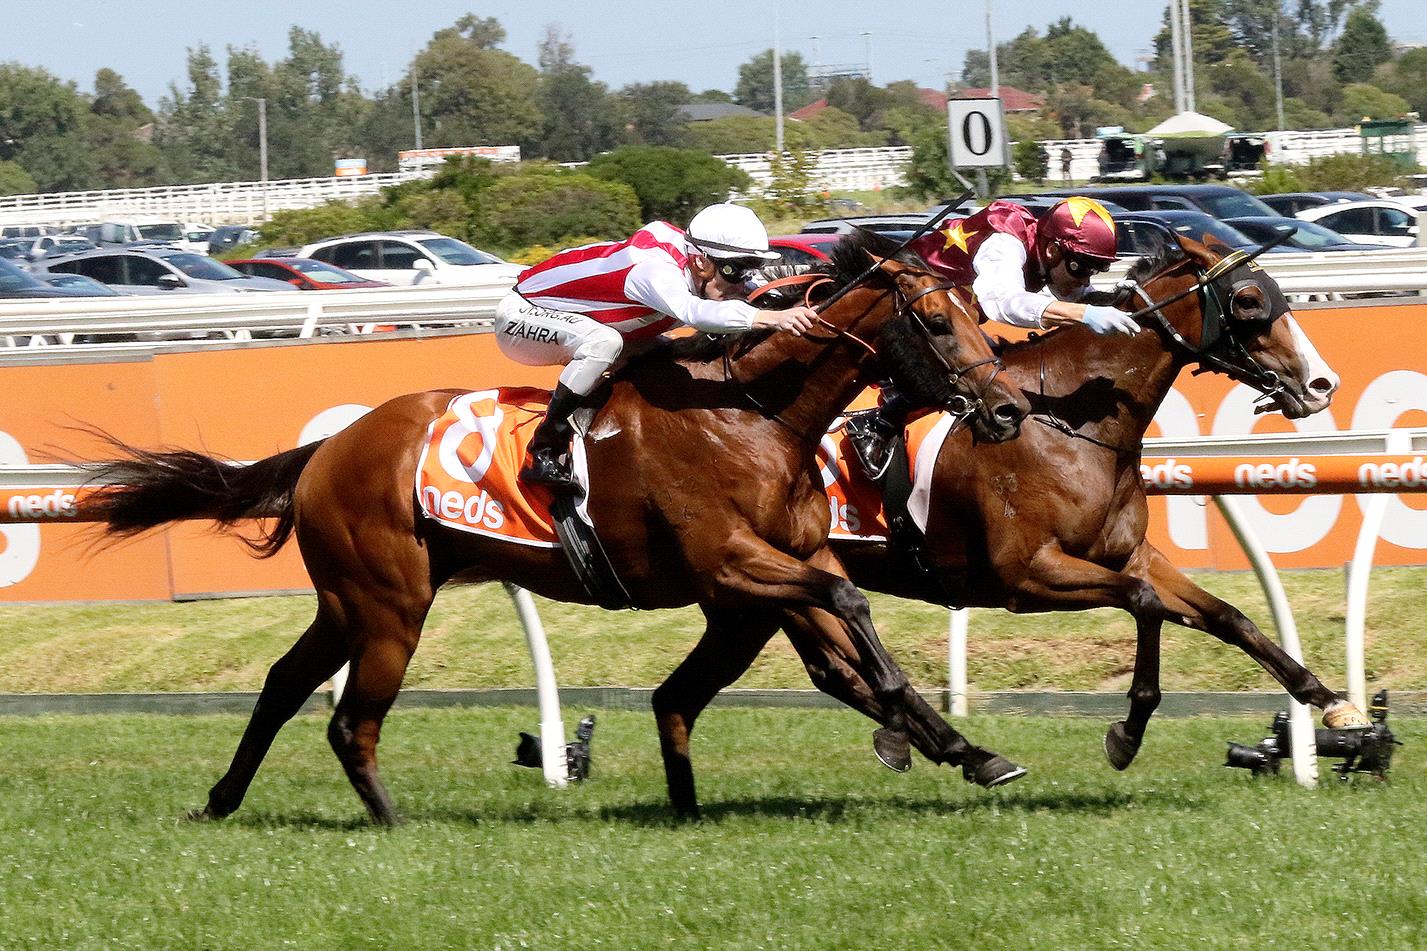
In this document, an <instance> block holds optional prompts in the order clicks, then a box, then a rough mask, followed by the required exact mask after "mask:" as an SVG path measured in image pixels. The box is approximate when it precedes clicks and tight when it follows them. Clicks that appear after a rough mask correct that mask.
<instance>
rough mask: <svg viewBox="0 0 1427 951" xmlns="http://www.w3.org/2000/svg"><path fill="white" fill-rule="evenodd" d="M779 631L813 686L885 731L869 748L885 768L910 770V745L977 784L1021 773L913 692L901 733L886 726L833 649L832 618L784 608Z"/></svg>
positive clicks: (836, 633) (840, 636)
mask: <svg viewBox="0 0 1427 951" xmlns="http://www.w3.org/2000/svg"><path fill="white" fill-rule="evenodd" d="M784 627H785V630H786V631H787V632H788V639H789V640H790V641H792V643H793V647H794V648H795V649H796V650H797V651H798V656H799V657H801V658H802V661H803V666H804V667H805V668H806V669H807V671H808V676H809V678H810V679H811V680H812V682H813V685H814V686H815V687H817V688H818V689H819V690H821V691H822V692H823V693H825V694H827V695H828V696H830V697H834V698H836V699H837V700H839V701H841V702H842V703H845V704H847V705H848V706H849V707H851V708H852V709H854V710H856V711H858V712H859V713H861V714H863V715H864V716H866V717H868V718H869V719H871V720H874V721H876V722H878V723H881V724H883V725H884V726H887V727H888V728H887V729H883V730H879V731H877V734H876V737H875V740H874V748H875V749H876V752H877V756H878V758H879V759H881V760H882V762H883V763H885V764H886V765H887V766H889V767H890V768H892V769H895V770H897V771H898V772H902V771H904V770H906V769H908V768H910V767H911V756H910V753H909V751H908V744H909V743H910V745H912V746H915V747H916V748H917V750H918V752H920V753H921V754H922V755H923V756H925V757H926V758H927V759H929V760H931V761H932V762H933V763H945V764H947V765H949V766H956V765H960V766H961V767H962V770H963V774H964V775H965V776H966V778H967V779H969V780H971V781H973V782H978V783H980V784H981V785H983V786H998V785H1001V784H1002V783H1006V782H1009V781H1010V780H1012V779H1016V778H1017V777H1019V776H1022V775H1024V774H1025V770H1024V769H1022V768H1021V767H1019V766H1016V765H1015V764H1014V763H1011V762H1010V761H1009V760H1007V759H1005V758H1004V757H1001V756H997V755H996V754H995V753H992V752H991V751H990V750H985V749H982V748H981V747H979V746H973V745H972V744H971V743H970V742H969V741H968V740H967V739H966V738H965V737H964V736H962V735H961V734H960V733H958V732H957V731H956V730H955V729H954V728H953V727H952V726H951V724H949V723H947V722H946V720H945V719H944V718H943V717H942V716H941V715H940V714H938V713H937V712H936V711H935V710H933V709H932V707H931V705H930V704H928V703H927V702H926V701H925V700H924V699H922V696H921V695H920V694H919V693H917V692H916V691H915V690H911V691H909V692H908V695H907V696H906V697H904V698H903V703H904V716H903V717H902V724H901V729H902V731H903V732H899V731H898V730H897V729H896V728H894V727H891V726H890V722H891V721H890V719H889V717H888V716H887V714H886V711H885V710H884V709H883V707H882V705H881V704H880V703H879V702H878V700H877V697H876V695H875V694H874V693H873V691H872V688H871V687H870V686H868V684H867V681H865V680H864V679H863V678H862V675H861V674H859V673H858V672H857V670H856V669H855V667H853V665H852V664H850V663H849V662H848V658H847V657H846V656H845V655H844V653H843V651H841V650H839V649H838V646H837V645H838V644H839V643H845V642H846V634H845V632H844V631H843V630H842V625H841V624H840V623H839V622H838V621H837V619H835V618H833V617H832V616H830V615H828V614H826V613H823V612H821V611H817V610H816V609H807V610H801V611H791V610H790V611H788V612H787V614H786V620H785V624H784Z"/></svg>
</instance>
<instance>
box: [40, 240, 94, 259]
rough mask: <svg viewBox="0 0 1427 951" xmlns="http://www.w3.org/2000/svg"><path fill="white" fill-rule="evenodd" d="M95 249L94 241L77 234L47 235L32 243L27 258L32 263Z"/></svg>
mask: <svg viewBox="0 0 1427 951" xmlns="http://www.w3.org/2000/svg"><path fill="white" fill-rule="evenodd" d="M95 247H96V246H95V244H94V242H93V241H90V240H89V239H88V238H83V237H80V236H79V235H77V234H47V235H45V236H44V237H42V238H36V239H35V240H34V242H32V243H31V245H30V250H29V251H28V252H27V256H28V257H29V259H30V260H31V261H34V260H36V259H38V258H43V257H47V256H50V255H56V254H76V253H78V252H80V251H93V250H94V249H95Z"/></svg>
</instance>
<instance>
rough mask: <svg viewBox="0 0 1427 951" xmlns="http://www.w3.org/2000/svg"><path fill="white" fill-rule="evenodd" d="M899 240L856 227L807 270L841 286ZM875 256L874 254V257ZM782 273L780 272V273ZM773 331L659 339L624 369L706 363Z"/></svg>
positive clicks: (779, 303)
mask: <svg viewBox="0 0 1427 951" xmlns="http://www.w3.org/2000/svg"><path fill="white" fill-rule="evenodd" d="M897 244H898V242H896V241H893V240H892V239H890V238H888V237H886V236H885V235H881V234H878V233H876V232H875V231H864V230H863V229H861V228H857V229H855V230H853V231H851V232H849V233H847V234H845V235H843V236H842V238H841V239H839V240H838V242H837V244H835V245H833V247H832V252H831V255H830V260H828V261H824V262H820V263H819V264H818V265H817V266H816V267H814V268H812V269H811V271H810V272H809V273H815V274H825V275H827V277H828V278H830V279H831V280H832V285H831V286H832V287H842V286H844V285H846V284H849V283H851V282H852V281H853V280H856V279H857V278H858V277H859V276H860V275H861V274H862V272H863V271H865V270H867V266H868V265H869V264H871V263H872V261H873V260H875V259H880V258H884V257H888V256H889V255H891V254H892V252H893V251H895V250H896V249H897ZM873 256H875V257H873ZM893 260H897V261H900V262H902V263H903V264H908V265H910V266H912V267H915V268H920V269H925V268H926V264H924V263H923V262H922V259H921V258H919V257H917V255H916V254H914V253H913V252H911V251H903V252H902V253H900V254H897V255H896V256H895V257H894V258H893ZM779 276H781V273H780V274H779ZM867 280H869V281H876V280H882V281H886V280H887V278H885V277H882V276H881V275H880V273H878V272H873V274H872V275H870V276H869V277H868V278H867ZM800 300H801V290H799V291H797V292H796V293H795V294H791V295H780V294H777V293H773V294H767V295H764V296H763V297H761V298H759V300H758V301H757V302H756V303H755V304H754V306H755V307H757V308H759V309H761V310H778V309H781V308H785V307H791V306H792V305H794V304H796V303H799V302H800ZM772 332H773V331H771V330H753V331H749V332H748V333H744V334H739V335H737V337H736V338H731V337H730V335H728V334H708V333H699V334H693V335H691V336H686V337H672V338H668V339H666V340H661V341H659V342H658V343H656V344H655V345H654V346H653V347H651V348H650V349H649V350H647V351H645V352H644V353H642V354H640V355H639V356H637V357H635V358H634V359H632V360H630V361H629V363H628V364H626V370H634V369H635V368H636V367H640V366H643V365H645V364H646V363H649V362H651V361H656V360H657V361H660V362H664V361H679V362H681V363H708V362H709V361H711V360H716V359H721V358H722V357H723V354H724V351H725V350H726V349H727V348H728V345H729V342H730V340H731V339H737V340H738V341H739V343H740V345H742V346H752V345H753V344H756V343H758V342H759V341H761V340H763V339H764V338H765V337H767V336H768V335H769V334H771V333H772Z"/></svg>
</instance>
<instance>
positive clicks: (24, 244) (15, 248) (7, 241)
mask: <svg viewBox="0 0 1427 951" xmlns="http://www.w3.org/2000/svg"><path fill="white" fill-rule="evenodd" d="M34 243H35V240H34V239H33V238H0V258H4V259H5V260H7V261H18V262H19V263H20V264H22V265H23V264H27V263H29V260H30V247H31V246H32V245H33V244H34Z"/></svg>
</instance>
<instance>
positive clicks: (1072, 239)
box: [1036, 195, 1116, 263]
mask: <svg viewBox="0 0 1427 951" xmlns="http://www.w3.org/2000/svg"><path fill="white" fill-rule="evenodd" d="M1036 236H1037V240H1038V241H1039V242H1040V244H1041V247H1042V248H1044V247H1046V246H1047V245H1050V244H1058V245H1060V247H1061V249H1062V250H1063V251H1067V252H1069V253H1071V254H1073V255H1076V256H1079V257H1086V258H1092V259H1094V260H1096V261H1102V262H1105V263H1109V262H1111V261H1114V260H1115V245H1116V241H1115V221H1114V219H1113V218H1111V217H1110V213H1109V212H1108V211H1106V210H1105V206H1104V205H1102V204H1100V203H1099V202H1098V201H1096V200H1095V199H1093V198H1086V197H1084V196H1083V195H1073V196H1071V197H1070V198H1067V199H1065V200H1064V201H1061V202H1057V203H1056V204H1055V205H1054V206H1053V207H1052V208H1051V210H1050V211H1048V212H1046V214H1045V217H1044V218H1042V219H1041V220H1040V224H1039V225H1037V226H1036Z"/></svg>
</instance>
